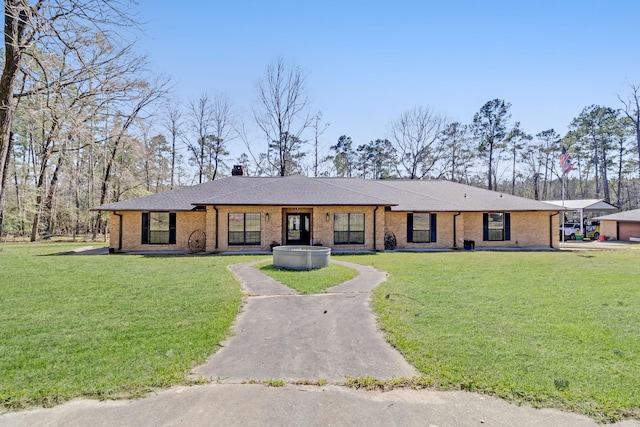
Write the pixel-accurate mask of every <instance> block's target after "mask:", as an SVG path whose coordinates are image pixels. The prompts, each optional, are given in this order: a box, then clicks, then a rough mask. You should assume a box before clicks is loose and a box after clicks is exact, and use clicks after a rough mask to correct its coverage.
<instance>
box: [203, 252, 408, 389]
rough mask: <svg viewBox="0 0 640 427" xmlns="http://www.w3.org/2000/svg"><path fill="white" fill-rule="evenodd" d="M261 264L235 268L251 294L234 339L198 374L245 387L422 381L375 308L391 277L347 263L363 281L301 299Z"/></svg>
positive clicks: (238, 322)
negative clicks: (388, 337) (375, 294)
mask: <svg viewBox="0 0 640 427" xmlns="http://www.w3.org/2000/svg"><path fill="white" fill-rule="evenodd" d="M334 262H335V261H334ZM254 264H255V262H251V263H244V264H238V265H234V266H231V267H230V269H231V270H232V271H233V272H234V273H235V274H236V275H237V276H238V277H239V278H240V281H241V282H242V286H243V287H244V289H245V292H246V293H247V294H248V295H250V296H249V297H248V298H247V303H246V305H245V309H244V312H243V313H241V314H240V315H239V316H238V318H237V319H236V324H235V326H234V328H233V336H232V337H231V338H230V339H229V340H228V342H226V343H224V344H223V348H222V349H221V350H220V351H218V352H217V353H216V354H215V355H213V357H211V359H209V361H208V362H207V363H206V364H205V365H204V366H201V367H199V368H197V369H196V370H195V374H196V376H203V377H206V378H210V379H218V380H220V379H221V380H222V381H223V382H225V383H238V382H242V381H247V380H268V379H283V380H286V381H301V380H309V381H318V380H328V381H331V382H338V381H344V379H345V376H351V377H360V376H370V377H375V378H381V379H387V378H393V377H411V376H414V375H417V372H416V371H415V369H414V368H413V367H412V366H411V365H409V364H408V363H407V362H406V361H405V360H404V358H403V357H402V356H401V355H400V354H399V353H398V352H397V351H396V350H395V349H393V348H392V347H391V346H390V345H389V344H388V343H387V342H386V341H385V340H384V338H383V337H382V334H381V333H380V332H379V331H378V328H377V326H376V321H375V317H374V316H373V313H372V312H371V310H370V308H369V298H370V295H369V292H370V291H371V290H372V289H373V288H375V287H376V286H378V285H379V284H380V283H382V282H383V281H384V280H386V273H384V272H381V271H379V270H376V269H374V268H372V267H367V266H362V265H357V264H351V263H346V262H340V264H343V265H346V266H348V267H351V268H354V269H356V270H357V271H358V272H359V274H358V276H356V277H355V278H354V279H352V280H349V281H347V282H344V283H342V284H340V285H338V286H334V287H332V288H329V289H328V290H327V293H324V294H317V295H297V294H296V292H295V291H294V290H292V289H291V288H288V287H286V286H284V285H283V284H281V283H279V282H277V281H275V280H274V279H272V278H271V277H269V276H267V275H265V274H264V273H262V272H260V271H259V270H257V269H255V268H253V265H254Z"/></svg>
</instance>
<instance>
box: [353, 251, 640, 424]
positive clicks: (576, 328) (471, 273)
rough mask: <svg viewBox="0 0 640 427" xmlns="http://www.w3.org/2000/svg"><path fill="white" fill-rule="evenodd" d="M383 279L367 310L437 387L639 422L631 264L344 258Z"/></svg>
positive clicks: (637, 286) (458, 256)
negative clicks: (378, 270) (377, 270)
mask: <svg viewBox="0 0 640 427" xmlns="http://www.w3.org/2000/svg"><path fill="white" fill-rule="evenodd" d="M345 259H348V260H350V261H352V262H357V263H362V264H369V265H373V266H375V267H378V268H381V269H383V270H386V271H388V272H389V279H388V280H387V282H385V283H383V284H382V285H381V286H379V287H378V288H377V289H376V290H375V291H374V297H373V305H374V309H375V311H376V312H377V315H378V317H379V321H380V323H381V326H382V328H383V329H384V330H385V331H386V332H387V334H388V340H389V341H390V342H391V344H392V345H393V346H395V347H396V348H397V349H398V350H400V351H401V352H402V353H403V354H404V355H405V356H406V358H407V359H408V360H409V362H411V363H412V364H414V365H415V366H416V367H417V368H418V370H419V371H420V372H421V373H422V374H423V375H424V376H426V377H428V378H429V379H432V380H433V381H434V383H435V384H436V385H437V387H439V388H442V389H463V390H470V391H477V392H483V393H488V394H492V395H495V396H499V397H502V398H505V399H507V400H510V401H516V402H528V403H529V404H532V405H534V406H540V407H542V406H544V407H557V408H561V409H565V410H570V411H574V412H578V413H583V414H586V415H589V416H591V417H592V418H594V419H596V420H598V421H614V420H617V419H621V418H636V419H639V418H640V387H639V386H638V378H640V283H639V278H640V254H639V253H638V252H633V251H624V252H589V253H565V252H563V253H548V252H544V253H542V252H540V253H539V252H517V253H504V252H473V253H429V254H426V253H422V254H407V253H403V254H378V255H374V256H357V257H345Z"/></svg>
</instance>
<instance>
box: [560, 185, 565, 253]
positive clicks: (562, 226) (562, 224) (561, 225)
mask: <svg viewBox="0 0 640 427" xmlns="http://www.w3.org/2000/svg"><path fill="white" fill-rule="evenodd" d="M564 175H565V174H564V173H563V174H562V176H561V177H560V179H561V180H562V215H561V219H562V222H561V223H560V230H562V243H564V241H565V240H564Z"/></svg>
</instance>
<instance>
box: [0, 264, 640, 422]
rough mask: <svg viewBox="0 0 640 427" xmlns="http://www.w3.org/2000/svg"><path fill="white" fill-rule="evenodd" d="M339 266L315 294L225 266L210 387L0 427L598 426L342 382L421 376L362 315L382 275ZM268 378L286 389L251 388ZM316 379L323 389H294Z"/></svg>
mask: <svg viewBox="0 0 640 427" xmlns="http://www.w3.org/2000/svg"><path fill="white" fill-rule="evenodd" d="M333 262H336V261H333ZM343 264H345V265H348V266H350V267H352V268H356V269H357V270H358V271H359V273H360V274H359V275H358V277H356V278H355V279H353V280H350V281H348V282H345V283H343V284H341V285H339V286H336V287H333V288H331V289H329V292H328V293H327V294H322V295H297V294H296V292H295V291H293V290H292V289H290V288H288V287H286V286H284V285H282V284H281V283H278V282H276V281H274V280H273V279H271V278H269V277H267V276H265V275H263V274H262V273H261V272H259V271H258V270H256V269H255V268H253V267H252V265H253V264H252V263H245V264H239V265H236V266H233V267H231V269H232V271H233V272H234V273H235V274H236V275H238V277H239V278H240V280H241V282H242V285H243V288H244V290H245V293H246V295H247V302H246V305H245V307H244V311H243V313H242V314H241V315H240V316H239V317H238V319H237V321H236V324H235V326H234V328H233V334H234V335H233V336H232V337H231V338H230V339H229V340H228V341H227V342H226V343H224V346H223V348H222V349H221V350H220V351H218V352H217V353H216V354H214V355H213V356H212V357H211V358H210V359H209V360H208V362H207V363H206V364H204V365H203V366H200V367H198V368H196V369H195V370H194V372H193V376H194V377H195V378H201V377H205V378H208V379H210V380H211V382H209V383H207V384H203V385H194V386H176V387H173V388H171V389H169V390H164V391H161V392H158V393H157V394H153V395H152V396H149V397H146V398H143V399H138V400H123V401H105V402H98V401H93V400H81V399H78V400H75V401H72V402H68V403H66V404H63V405H59V406H57V407H54V408H51V409H35V410H31V411H24V412H17V413H9V414H5V415H2V416H0V426H175V425H185V426H302V425H305V426H328V425H336V426H433V427H435V426H438V427H445V426H516V425H517V426H541V425H544V426H568V427H573V426H575V427H578V426H580V427H582V426H592V427H595V426H597V424H596V423H595V422H593V421H592V420H590V419H588V418H587V417H584V416H580V415H575V414H570V413H564V412H560V411H557V410H552V409H542V410H538V409H533V408H531V407H527V406H516V405H512V404H509V403H507V402H505V401H503V400H500V399H495V398H492V397H488V396H483V395H478V394H473V393H467V392H438V391H432V390H404V389H398V390H393V391H389V392H378V391H372V392H368V391H363V390H354V389H349V388H346V387H344V386H342V385H341V384H342V383H343V381H344V379H345V376H370V377H375V378H380V379H383V378H392V377H400V376H407V377H408V376H413V375H416V374H417V373H416V371H415V369H414V368H413V367H412V366H410V365H409V364H408V363H407V362H406V361H405V360H404V359H403V358H402V356H401V355H400V354H399V353H398V352H396V351H395V350H394V349H393V348H391V347H390V346H389V344H388V343H387V342H386V341H385V340H384V339H383V336H382V334H381V333H380V332H379V331H378V329H377V327H376V322H375V318H374V316H373V314H372V312H371V310H370V308H369V296H370V291H371V290H372V289H373V288H374V287H375V286H377V285H378V284H379V283H381V282H382V281H384V280H385V278H386V274H385V273H384V272H381V271H378V270H375V269H373V268H371V267H364V266H360V265H355V264H348V263H343ZM267 380H284V381H286V385H285V386H283V387H267V386H265V385H262V384H250V383H256V382H265V381H267ZM319 380H326V381H328V383H327V384H325V385H303V384H301V383H305V384H308V383H317V382H318V381H319ZM320 384H324V381H322V382H321V383H320ZM618 426H620V427H623V426H624V427H631V426H633V427H640V423H639V422H637V421H626V422H622V423H619V424H618Z"/></svg>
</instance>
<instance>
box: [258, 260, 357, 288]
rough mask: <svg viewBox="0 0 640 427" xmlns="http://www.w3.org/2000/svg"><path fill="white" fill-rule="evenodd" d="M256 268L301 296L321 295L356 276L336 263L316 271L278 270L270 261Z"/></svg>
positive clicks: (354, 272) (353, 271)
mask: <svg viewBox="0 0 640 427" xmlns="http://www.w3.org/2000/svg"><path fill="white" fill-rule="evenodd" d="M256 268H258V269H260V271H262V272H263V273H265V274H268V275H269V276H271V277H273V278H274V279H275V280H277V281H278V282H280V283H283V284H285V285H287V286H288V287H290V288H292V289H295V290H296V291H298V292H299V293H301V294H319V293H323V292H325V291H326V290H327V288H330V287H332V286H335V285H339V284H340V283H342V282H345V281H347V280H350V279H353V278H354V277H356V276H357V274H358V272H357V271H356V270H354V269H353V268H349V267H345V266H344V265H340V264H336V263H329V266H327V267H324V268H320V269H316V270H303V271H294V270H282V269H279V268H277V267H274V266H273V264H272V263H271V261H266V262H264V263H259V264H257V265H256Z"/></svg>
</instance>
